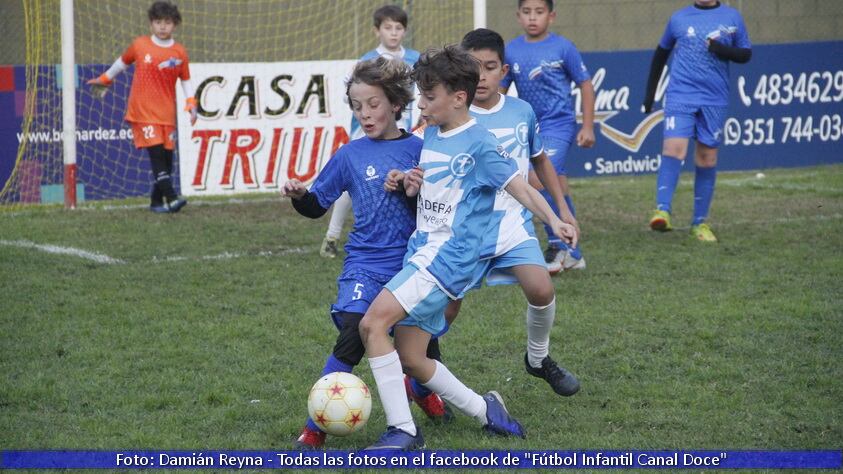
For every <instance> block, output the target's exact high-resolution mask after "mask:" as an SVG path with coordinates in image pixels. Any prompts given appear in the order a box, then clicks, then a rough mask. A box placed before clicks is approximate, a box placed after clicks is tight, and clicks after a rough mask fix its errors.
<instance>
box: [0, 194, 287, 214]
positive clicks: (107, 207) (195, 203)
mask: <svg viewBox="0 0 843 474" xmlns="http://www.w3.org/2000/svg"><path fill="white" fill-rule="evenodd" d="M281 199H285V198H282V197H281V196H280V195H277V196H273V197H265V198H252V199H243V198H230V199H214V200H201V199H199V198H195V199H188V202H189V204H188V206H189V207H200V206H224V205H225V206H227V205H231V204H251V203H266V202H275V201H279V200H281ZM147 208H149V205H148V204H103V205H96V204H94V205H82V206H80V207H77V208H76V209H74V210H73V211H72V212H93V211H125V210H130V209H147ZM64 211H65V209H64V208H61V207H56V208H55V209H51V210H47V211H45V210H40V209H39V210H32V211H28V210H21V211H12V212H7V213H0V217H4V216H8V217H19V216H29V215H32V214H35V213H43V212H64Z"/></svg>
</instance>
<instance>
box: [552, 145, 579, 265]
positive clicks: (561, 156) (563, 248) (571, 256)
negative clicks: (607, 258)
mask: <svg viewBox="0 0 843 474" xmlns="http://www.w3.org/2000/svg"><path fill="white" fill-rule="evenodd" d="M542 141H543V143H544V146H545V153H547V157H548V158H549V159H550V161H551V163H553V168H554V170H556V175H557V178H558V179H559V187H560V188H561V189H562V194H563V196H564V198H565V203H566V204H567V205H568V208H569V209H570V210H571V214H573V216H574V217H576V216H577V214H576V209H575V208H574V201H573V199H572V198H571V194H570V191H569V188H568V171H567V169H566V166H565V161H566V157H567V155H568V149H569V148H570V147H571V142H572V141H573V134H572V135H571V137H570V138H568V139H560V138H557V137H553V136H545V135H542ZM541 194H542V196H544V198H545V200H546V201H547V203H548V204H549V205H550V207H551V209H553V212H554V213H556V215H559V208H558V207H557V206H556V202H554V200H553V198H552V197H551V195H550V193H549V192H548V191H547V190H546V189H543V190H542V191H541ZM544 230H545V233H546V234H547V242H548V248H547V250H545V263H546V264H547V268H548V270H549V271H550V272H551V273H556V272H558V271H560V270H564V269H571V268H577V269H581V268H585V259H583V257H582V252H580V249H579V246H577V247H574V248H568V245H566V244H565V243H564V242H562V240H561V239H559V237H556V235H554V233H553V229H551V228H550V226H548V225H547V224H544Z"/></svg>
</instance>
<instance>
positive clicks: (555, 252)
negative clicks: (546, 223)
mask: <svg viewBox="0 0 843 474" xmlns="http://www.w3.org/2000/svg"><path fill="white" fill-rule="evenodd" d="M565 253H566V251H565V250H562V249H560V248H559V247H556V246H554V245H551V244H548V245H547V248H546V249H544V263H545V265H547V272H548V273H550V274H551V275H556V274H557V273H559V272H561V271H562V261H563V260H564V259H565Z"/></svg>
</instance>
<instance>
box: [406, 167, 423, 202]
mask: <svg viewBox="0 0 843 474" xmlns="http://www.w3.org/2000/svg"><path fill="white" fill-rule="evenodd" d="M423 181H424V174H423V173H422V170H421V168H413V169H411V170H410V171H409V172H408V173H406V174H405V175H404V192H405V193H406V194H407V196H409V197H413V196H415V195H417V194H418V193H419V189H421V185H422V182H423Z"/></svg>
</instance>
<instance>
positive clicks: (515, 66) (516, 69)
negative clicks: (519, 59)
mask: <svg viewBox="0 0 843 474" xmlns="http://www.w3.org/2000/svg"><path fill="white" fill-rule="evenodd" d="M512 72H514V73H515V74H521V66H519V65H518V63H515V64H513V65H512Z"/></svg>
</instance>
